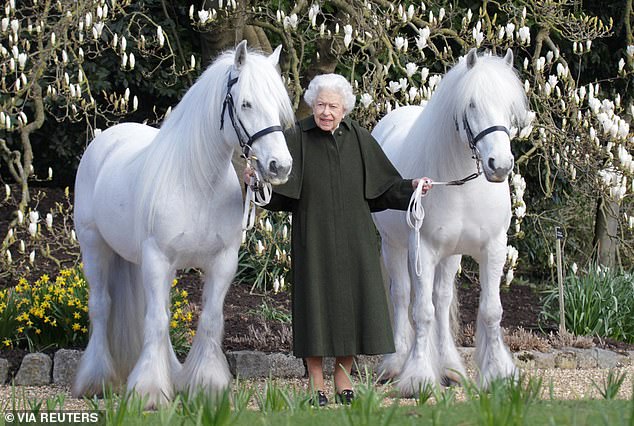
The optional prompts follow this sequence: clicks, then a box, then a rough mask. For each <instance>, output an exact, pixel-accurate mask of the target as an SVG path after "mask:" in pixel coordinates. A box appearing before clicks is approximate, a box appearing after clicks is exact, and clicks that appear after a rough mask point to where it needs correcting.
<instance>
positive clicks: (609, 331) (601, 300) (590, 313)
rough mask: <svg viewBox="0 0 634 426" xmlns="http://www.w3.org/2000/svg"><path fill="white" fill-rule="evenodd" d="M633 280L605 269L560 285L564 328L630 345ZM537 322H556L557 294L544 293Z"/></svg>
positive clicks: (553, 290) (553, 291)
mask: <svg viewBox="0 0 634 426" xmlns="http://www.w3.org/2000/svg"><path fill="white" fill-rule="evenodd" d="M633 280H634V277H633V276H632V274H630V273H620V272H617V271H613V270H610V269H607V268H598V267H596V268H590V270H589V271H588V272H587V273H586V274H583V275H577V274H575V275H570V276H568V277H566V280H565V283H564V307H565V319H566V329H567V330H568V331H570V332H571V333H573V334H576V335H580V336H599V337H604V338H612V339H616V340H620V341H625V342H629V343H632V342H634V281H633ZM543 306H544V307H543V310H542V313H541V319H542V320H545V321H548V322H551V321H553V322H559V291H558V288H557V287H556V286H553V287H552V288H550V289H548V290H546V292H545V297H544V299H543Z"/></svg>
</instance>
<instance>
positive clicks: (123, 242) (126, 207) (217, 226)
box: [73, 41, 294, 406]
mask: <svg viewBox="0 0 634 426" xmlns="http://www.w3.org/2000/svg"><path fill="white" fill-rule="evenodd" d="M280 49H281V46H280V47H278V48H277V49H276V50H275V52H274V53H273V54H272V55H271V56H269V57H266V56H263V55H260V54H256V53H249V52H247V48H246V42H244V41H243V42H242V43H240V44H239V45H238V46H237V48H236V50H235V51H234V52H227V53H225V54H223V55H221V56H220V57H219V58H218V59H217V60H216V61H215V62H214V63H213V64H212V65H211V66H210V67H209V68H208V69H207V70H206V71H205V72H204V73H203V74H202V75H201V76H200V78H199V79H198V81H197V82H196V83H195V84H194V85H193V86H192V87H191V88H190V89H189V91H188V92H187V93H186V94H185V96H184V97H183V99H182V100H181V101H180V103H179V104H178V106H177V107H176V108H175V109H174V110H173V112H172V113H171V114H170V115H169V117H168V118H167V119H166V120H165V122H164V123H163V125H162V127H161V129H160V130H158V129H155V128H152V127H148V126H145V125H141V124H132V123H127V124H119V125H116V126H114V127H112V128H110V129H108V130H106V131H104V132H103V133H101V134H100V135H99V136H97V137H96V138H95V139H94V140H93V141H92V143H91V144H90V145H89V146H88V148H87V149H86V152H85V153H84V156H83V158H82V160H81V163H80V165H79V169H78V171H77V178H76V183H75V226H76V229H77V237H78V239H79V243H80V246H81V252H82V260H83V264H84V272H85V275H86V278H87V280H88V282H89V284H90V300H89V314H90V322H91V336H90V341H89V343H88V347H87V348H86V351H85V353H84V355H83V358H82V361H81V365H80V367H79V371H78V372H77V375H76V379H75V383H74V386H73V394H74V395H93V394H99V393H101V392H102V389H103V388H104V386H110V385H113V386H117V385H119V384H122V383H125V382H127V388H128V390H130V391H135V392H137V393H138V394H140V395H141V396H143V397H145V398H147V399H146V404H147V406H156V405H157V404H160V403H162V402H165V401H167V400H169V399H170V398H171V397H172V396H173V394H174V392H175V391H178V390H185V391H191V390H194V389H199V388H203V389H205V390H206V391H208V392H215V391H217V390H220V389H223V388H225V387H227V386H228V385H229V383H230V380H231V374H230V372H229V368H228V364H227V360H226V358H225V356H224V354H223V353H222V350H221V343H222V334H223V322H224V321H223V302H224V298H225V294H226V292H227V289H228V288H229V285H230V283H231V281H232V279H233V277H234V274H235V272H236V269H237V262H238V248H239V246H240V239H241V213H242V194H241V185H240V183H239V180H238V177H237V175H236V172H235V170H234V168H233V166H232V164H231V157H232V154H233V152H234V149H235V148H236V147H238V146H242V148H243V153H244V154H245V156H247V157H248V156H250V155H253V156H252V159H254V161H255V163H256V170H257V171H258V172H259V174H260V176H261V177H262V178H263V179H264V180H265V181H268V182H270V183H272V184H279V183H283V182H285V181H286V180H287V178H288V174H289V172H290V170H291V165H292V158H291V156H290V153H289V152H288V149H287V147H286V142H285V139H284V136H283V134H282V127H281V126H288V125H291V124H292V123H293V121H294V114H293V110H292V106H291V103H290V100H289V98H288V95H287V92H286V88H285V86H284V84H283V82H282V79H281V77H280V75H279V72H278V70H277V62H278V59H279V53H280ZM225 119H226V123H225ZM224 124H228V125H224ZM251 152H252V154H251ZM186 267H197V268H200V269H202V270H203V271H204V273H205V278H204V291H203V302H202V303H203V306H202V310H201V314H200V319H199V322H198V329H197V332H196V336H195V339H194V341H193V344H192V348H191V350H190V352H189V354H188V356H187V359H186V361H185V363H184V364H183V365H181V364H180V362H179V361H178V359H177V358H176V356H175V354H174V350H173V348H172V345H171V342H170V338H169V327H170V325H169V323H170V305H169V293H170V284H171V283H172V280H173V279H174V276H175V272H176V270H177V269H181V268H186Z"/></svg>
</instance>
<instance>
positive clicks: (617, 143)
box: [0, 0, 634, 282]
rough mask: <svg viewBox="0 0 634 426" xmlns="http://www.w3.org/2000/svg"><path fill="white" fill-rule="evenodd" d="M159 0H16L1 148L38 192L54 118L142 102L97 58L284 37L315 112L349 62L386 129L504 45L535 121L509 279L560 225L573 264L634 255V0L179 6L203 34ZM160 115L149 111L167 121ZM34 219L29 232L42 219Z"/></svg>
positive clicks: (530, 265)
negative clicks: (110, 81)
mask: <svg viewBox="0 0 634 426" xmlns="http://www.w3.org/2000/svg"><path fill="white" fill-rule="evenodd" d="M148 3H157V4H158V6H159V8H158V9H159V10H168V9H169V8H168V3H167V2H164V1H160V0H152V1H150V0H148V1H146V2H112V1H107V2H106V1H102V2H95V1H72V2H71V1H60V2H56V3H54V2H50V1H47V2H35V1H32V2H30V3H28V4H29V6H24V5H19V6H17V5H15V4H14V3H12V2H11V1H9V2H7V3H6V7H5V10H4V12H5V19H3V20H2V34H3V38H2V43H1V44H2V48H1V49H2V58H1V60H2V64H3V66H2V72H3V80H2V95H3V96H2V107H1V109H0V112H1V113H3V114H4V115H3V116H2V119H3V122H4V128H5V130H4V132H3V133H1V134H0V143H1V145H0V150H1V151H2V153H3V159H4V161H5V164H7V165H9V166H7V169H8V170H10V172H11V175H12V177H13V179H14V180H15V181H16V182H19V183H21V184H22V188H26V190H28V184H27V182H28V178H29V177H32V176H33V170H32V167H31V159H32V157H33V156H34V155H37V153H33V152H32V150H31V148H30V145H29V137H30V136H32V135H35V134H37V128H38V126H40V125H41V124H39V123H41V122H42V120H50V119H55V120H74V121H79V122H82V123H84V124H85V126H86V127H87V128H88V129H89V130H90V131H89V132H87V133H89V134H90V133H93V131H94V130H95V129H96V128H97V127H105V126H106V125H109V124H111V123H114V122H116V121H117V120H119V119H120V118H121V117H124V116H126V114H127V113H129V112H130V111H132V110H134V108H136V105H135V101H134V96H135V95H138V96H139V97H140V98H141V95H142V94H141V93H127V92H125V91H124V90H121V91H114V92H108V91H106V92H105V93H103V91H101V90H99V91H97V90H95V89H94V88H95V87H99V84H100V81H99V79H98V78H97V77H96V76H95V75H91V74H90V73H89V72H88V71H86V69H85V68H86V67H85V66H84V65H85V64H86V62H87V61H88V60H89V59H90V60H91V61H97V60H99V59H100V58H102V57H104V56H105V57H111V58H112V57H114V58H115V59H116V62H113V67H116V68H117V70H118V71H125V72H126V73H127V75H128V76H130V77H131V78H132V77H134V76H137V77H138V76H139V75H141V76H142V78H145V79H148V78H149V77H150V76H151V75H152V72H157V70H163V69H168V70H169V75H171V76H172V77H174V76H179V75H182V73H185V72H187V71H189V70H190V68H195V71H196V72H198V71H199V69H198V67H195V65H196V63H195V62H196V61H192V63H191V64H190V63H189V60H188V59H186V58H190V57H192V56H191V54H192V52H191V51H187V49H186V48H182V47H179V43H186V40H185V39H184V38H183V37H190V38H191V39H192V40H193V39H198V40H199V41H200V45H201V50H202V51H205V52H211V53H210V54H214V53H217V52H218V49H220V48H222V47H230V46H232V45H234V44H235V43H236V42H237V41H239V40H240V39H242V38H247V39H248V40H249V45H250V46H259V47H260V48H262V49H264V50H268V49H269V48H270V46H271V45H277V44H282V45H283V46H284V56H283V60H282V73H283V76H284V78H285V79H286V82H287V86H288V89H289V94H290V96H291V99H292V100H293V102H294V105H295V107H296V109H297V115H298V116H299V117H302V116H305V115H306V114H308V113H309V108H308V107H307V106H306V105H304V103H303V102H302V100H301V99H302V98H301V97H302V94H303V88H304V87H305V86H306V85H307V83H308V82H309V81H310V80H311V79H312V77H313V76H314V75H316V74H319V73H325V72H338V73H340V74H342V75H344V76H346V77H347V78H348V79H349V80H350V81H351V82H352V84H353V86H354V88H355V89H356V92H357V95H358V103H357V107H356V109H355V110H354V111H353V116H354V118H356V119H357V120H359V121H360V122H361V123H362V124H363V125H365V126H366V127H368V128H369V129H371V128H372V127H373V126H374V125H375V124H376V122H377V121H378V120H379V119H380V118H381V117H382V116H383V115H385V114H386V113H387V112H388V111H390V110H392V109H394V108H397V107H398V106H401V105H407V104H417V105H425V104H426V102H427V101H428V100H429V98H430V97H431V96H432V95H433V92H434V90H435V88H436V87H437V85H438V82H439V81H440V80H441V79H442V78H443V75H444V74H445V73H446V71H447V70H448V69H449V68H450V67H451V66H452V65H453V64H455V63H456V62H457V60H458V58H459V57H460V56H461V55H464V54H465V53H466V52H467V51H468V50H469V49H471V48H473V47H476V48H478V49H480V50H482V51H484V50H489V51H491V52H493V53H494V54H503V52H504V51H505V50H506V49H507V48H511V49H512V50H513V51H514V53H515V67H516V69H517V71H518V73H519V75H520V76H521V79H522V80H523V81H524V82H525V90H526V93H527V95H528V97H529V100H530V105H531V109H532V111H533V113H534V119H533V121H532V123H531V124H530V125H529V126H527V127H526V128H523V129H513V137H514V142H513V144H514V145H513V146H514V152H515V154H516V160H517V161H516V167H515V171H514V172H515V173H514V175H513V177H512V178H511V180H510V182H509V184H510V185H511V190H512V197H513V200H512V201H513V213H514V219H513V224H512V226H511V229H510V232H509V233H510V237H511V238H510V241H511V243H512V245H513V246H515V247H516V248H514V247H509V256H508V258H509V265H508V272H507V282H510V280H511V279H512V277H513V270H514V268H515V263H516V262H517V261H518V258H519V262H520V265H522V267H523V268H524V270H525V271H526V272H529V273H531V274H544V275H546V274H547V273H548V263H549V259H550V258H551V257H552V255H551V253H552V252H554V249H553V247H554V231H553V228H554V227H555V226H560V227H562V228H563V229H564V231H565V232H566V240H565V242H566V244H565V248H566V255H567V258H568V259H570V262H569V263H572V262H573V261H574V262H579V263H585V262H589V261H591V260H598V261H600V262H602V263H605V264H613V263H615V262H620V264H621V265H624V266H627V267H629V266H631V263H632V259H633V258H634V253H632V246H631V244H632V227H633V226H634V219H632V218H631V217H630V213H629V212H630V211H631V209H630V207H631V198H632V195H631V194H632V190H633V188H632V171H633V168H634V166H633V165H632V160H631V155H630V152H631V150H632V148H633V145H634V137H633V135H632V131H631V130H630V124H631V122H632V116H633V115H634V108H633V106H632V99H633V96H632V89H631V87H630V86H628V82H629V81H630V80H631V77H632V74H633V73H634V40H633V39H632V30H631V23H632V20H633V17H632V0H623V4H624V8H623V11H624V13H623V14H622V15H620V16H618V17H614V21H613V19H611V18H609V17H608V18H604V19H603V20H602V19H599V18H598V17H595V16H590V15H588V14H587V13H584V12H583V10H582V9H581V8H580V6H579V5H578V4H577V3H578V2H575V1H572V0H557V1H555V0H531V1H528V0H515V1H513V2H490V1H482V2H480V3H479V4H477V5H476V6H474V5H473V2H461V1H458V2H447V1H440V0H433V1H422V2H421V1H416V2H413V1H412V2H407V1H403V2H388V1H382V0H373V1H363V0H352V1H342V0H331V1H312V0H310V1H306V0H298V1H297V2H296V3H292V2H288V1H281V2H264V1H257V0H241V1H235V0H228V1H227V0H216V1H209V0H204V1H201V2H198V3H195V4H191V3H189V2H176V4H177V6H174V11H175V12H174V13H175V14H178V13H182V14H183V15H184V18H185V20H186V21H187V25H188V28H189V29H190V30H191V31H190V33H187V35H183V34H184V33H183V32H181V33H179V34H181V35H182V36H181V37H177V36H175V35H172V36H168V33H169V34H176V33H175V31H176V30H175V28H174V27H173V26H172V27H171V28H170V29H169V31H168V30H165V29H163V28H161V27H160V26H159V24H158V23H157V20H156V18H157V17H156V16H154V15H152V14H149V13H148V11H146V10H143V9H142V6H140V4H148ZM179 7H180V9H179ZM179 10H180V12H179ZM169 21H170V22H175V21H177V16H176V15H174V16H171V17H170V19H169ZM181 22H182V21H181ZM181 29H182V28H181ZM616 32H618V34H619V37H618V38H617V37H614V34H615V33H616ZM210 39H211V40H212V41H209V40H210ZM608 41H609V43H610V44H609V48H610V49H611V51H610V52H608V53H609V55H608V54H606V50H607V48H606V46H607V42H608ZM189 44H196V43H193V42H190V43H189ZM600 49H601V50H600ZM597 52H598V53H597ZM195 55H198V53H197V52H196V53H195ZM598 57H600V58H603V59H605V58H608V59H609V61H608V63H609V66H611V69H610V70H609V71H608V72H607V73H604V74H602V75H595V74H594V73H593V72H591V71H593V70H595V69H598V65H597V58H598ZM206 59H208V58H205V60H206ZM604 62H605V61H604ZM141 67H143V68H142V70H141V69H140V68H141ZM606 68H607V66H606V65H605V64H603V65H602V69H606ZM589 70H590V71H589ZM36 83H37V84H36ZM97 92H98V93H97ZM141 99H142V98H141ZM150 112H151V110H150ZM156 115H159V117H158V119H157V117H156V116H154V117H144V118H147V119H149V120H151V121H159V120H160V114H156ZM80 154H81V153H77V155H80ZM3 170H4V169H3ZM38 174H39V173H38ZM44 176H46V173H44ZM3 179H6V178H4V177H3ZM23 193H24V189H23ZM27 196H28V193H27ZM23 198H25V197H24V196H23ZM23 213H25V214H23V215H22V217H23V218H24V217H28V214H26V213H28V212H23ZM16 220H18V217H16ZM23 221H24V222H23V223H24V224H23V225H22V226H23V228H22V229H25V227H27V226H28V223H29V221H28V220H26V219H23ZM24 232H26V231H24ZM16 233H17V231H16V232H14V233H13V235H12V236H11V238H5V242H4V246H3V252H5V253H6V251H7V250H9V249H10V250H15V249H16V245H18V244H19V239H16V236H15V235H16ZM27 246H28V244H27ZM266 249H267V247H266V242H260V244H259V245H257V250H258V253H259V255H261V254H262V251H263V250H266ZM25 253H30V250H29V247H26V251H25ZM6 258H7V256H6V255H5V256H3V259H4V261H5V262H6ZM282 269H283V270H284V271H285V272H284V273H287V268H282ZM286 281H288V279H287V280H286ZM271 282H274V280H272V281H271Z"/></svg>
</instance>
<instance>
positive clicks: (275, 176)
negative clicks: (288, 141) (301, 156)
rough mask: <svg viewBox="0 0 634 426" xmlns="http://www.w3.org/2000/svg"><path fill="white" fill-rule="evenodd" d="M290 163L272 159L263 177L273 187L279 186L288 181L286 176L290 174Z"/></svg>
mask: <svg viewBox="0 0 634 426" xmlns="http://www.w3.org/2000/svg"><path fill="white" fill-rule="evenodd" d="M292 164H293V163H292V162H290V161H289V162H284V161H279V160H277V159H272V160H271V161H269V162H268V164H267V166H266V169H265V170H264V173H262V174H263V176H264V177H265V179H266V180H267V181H269V182H270V183H272V184H273V185H279V184H282V183H284V182H286V181H287V180H288V176H289V174H290V173H291V167H292Z"/></svg>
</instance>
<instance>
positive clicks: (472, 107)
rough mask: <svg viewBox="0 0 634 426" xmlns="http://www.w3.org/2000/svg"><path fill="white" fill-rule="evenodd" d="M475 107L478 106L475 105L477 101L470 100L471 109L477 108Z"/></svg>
mask: <svg viewBox="0 0 634 426" xmlns="http://www.w3.org/2000/svg"><path fill="white" fill-rule="evenodd" d="M475 107H476V106H475V102H473V101H471V102H469V108H470V109H475Z"/></svg>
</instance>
